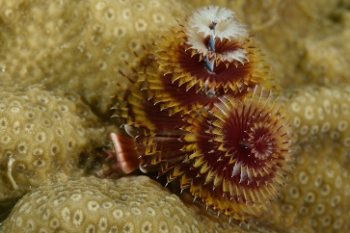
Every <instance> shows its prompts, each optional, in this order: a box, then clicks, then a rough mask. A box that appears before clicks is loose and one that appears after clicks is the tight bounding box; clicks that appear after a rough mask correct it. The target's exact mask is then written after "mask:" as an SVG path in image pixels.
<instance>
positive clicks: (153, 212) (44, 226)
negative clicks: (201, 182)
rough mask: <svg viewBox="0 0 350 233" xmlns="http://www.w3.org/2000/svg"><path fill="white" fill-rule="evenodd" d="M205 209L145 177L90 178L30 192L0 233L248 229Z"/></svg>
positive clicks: (240, 231) (238, 232) (234, 232)
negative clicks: (183, 201)
mask: <svg viewBox="0 0 350 233" xmlns="http://www.w3.org/2000/svg"><path fill="white" fill-rule="evenodd" d="M34 210H35V211H34ZM201 210H202V209H200V208H199V209H198V208H192V207H191V206H187V205H185V204H184V203H182V201H181V200H180V199H179V197H177V196H176V195H175V194H171V193H170V192H169V191H168V190H166V189H165V188H163V187H161V186H160V185H159V184H158V183H156V182H155V181H152V180H150V179H149V178H147V177H144V176H138V177H125V178H120V179H118V180H115V181H111V180H107V179H103V180H101V179H98V178H94V177H90V178H81V179H79V180H73V181H69V182H67V183H65V184H59V185H51V186H42V187H40V188H38V189H37V190H36V191H33V192H32V193H30V194H27V195H26V196H24V197H23V198H22V199H21V200H20V201H19V202H18V203H17V205H16V207H15V208H14V210H13V211H12V213H11V215H10V216H9V218H8V219H7V220H6V221H5V222H4V223H3V227H2V229H1V228H0V231H1V230H2V232H3V233H7V232H17V231H20V230H23V229H26V230H28V231H33V232H46V233H49V232H60V231H64V232H125V233H132V232H142V233H149V232H163V233H167V232H177V233H179V232H203V233H205V232H208V233H209V232H227V233H228V232H230V233H244V232H247V231H245V230H243V229H240V228H239V227H238V226H237V225H235V224H229V223H228V222H227V219H220V218H217V217H213V216H211V215H210V214H208V213H206V212H205V210H204V212H202V213H201V212H200V211H201ZM208 220H210V221H208Z"/></svg>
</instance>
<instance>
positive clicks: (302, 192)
mask: <svg viewBox="0 0 350 233" xmlns="http://www.w3.org/2000/svg"><path fill="white" fill-rule="evenodd" d="M332 144H333V143H332V142H329V141H321V142H319V143H318V144H317V145H315V144H313V146H311V145H312V144H311V145H305V146H304V147H303V148H302V149H301V151H298V154H297V159H296V160H297V162H296V169H295V170H294V171H293V172H292V173H291V174H290V176H289V177H288V186H287V187H286V188H285V189H283V190H282V191H281V195H280V197H279V199H278V201H276V202H274V203H273V204H272V207H271V208H270V213H269V215H268V216H269V217H268V219H265V220H263V221H262V222H264V223H265V224H266V223H270V224H271V225H273V226H274V227H276V228H277V229H278V230H280V231H283V232H312V233H314V232H325V233H327V232H348V231H349V230H350V220H349V219H350V215H349V207H350V202H349V200H350V184H349V175H350V174H349V170H348V169H346V168H344V166H343V164H342V163H339V161H338V160H337V159H336V158H334V156H337V154H341V153H342V151H341V150H342V149H341V148H339V147H338V148H337V147H334V145H332Z"/></svg>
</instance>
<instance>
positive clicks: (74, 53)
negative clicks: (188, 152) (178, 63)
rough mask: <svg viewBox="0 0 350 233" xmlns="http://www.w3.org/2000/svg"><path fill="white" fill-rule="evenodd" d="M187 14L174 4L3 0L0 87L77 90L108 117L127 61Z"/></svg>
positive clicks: (132, 61) (154, 0) (126, 0)
mask: <svg viewBox="0 0 350 233" xmlns="http://www.w3.org/2000/svg"><path fill="white" fill-rule="evenodd" d="M185 12H186V7H185V6H184V5H182V4H179V3H178V2H177V1H175V0H171V1H162V2H161V1H157V0H151V1H148V0H145V1H137V0H119V1H117V0H116V1H103V0H89V1H72V2H71V1H69V2H67V1H44V0H35V1H29V0H16V1H6V0H2V1H0V31H1V35H0V41H1V45H2V46H1V50H0V51H1V52H0V71H1V72H0V76H1V81H0V83H1V85H7V86H12V85H13V84H14V83H16V84H17V85H18V86H20V87H24V86H27V85H29V84H33V83H42V84H44V85H46V87H47V88H48V89H54V88H56V87H58V86H64V87H66V88H69V89H74V90H75V91H76V92H78V93H79V94H80V95H81V96H82V97H83V99H84V101H85V102H86V103H88V104H89V105H90V107H91V108H92V109H93V110H94V112H95V113H99V114H100V115H101V116H106V114H107V115H108V114H110V112H109V107H110V106H111V105H112V100H111V98H110V97H111V96H113V95H114V94H115V93H116V86H115V83H116V80H118V74H119V73H118V72H119V70H120V69H121V70H123V67H124V66H125V63H124V62H125V61H126V62H128V63H130V64H134V65H136V64H137V62H138V60H137V59H135V57H134V55H133V52H134V51H136V52H137V53H139V54H142V53H143V49H142V44H145V43H147V40H145V38H148V37H149V35H150V34H152V33H158V32H159V30H161V29H164V28H167V27H168V26H169V25H171V24H173V23H174V22H175V18H174V17H175V16H176V17H179V16H182V15H183V14H185ZM125 72H127V71H125Z"/></svg>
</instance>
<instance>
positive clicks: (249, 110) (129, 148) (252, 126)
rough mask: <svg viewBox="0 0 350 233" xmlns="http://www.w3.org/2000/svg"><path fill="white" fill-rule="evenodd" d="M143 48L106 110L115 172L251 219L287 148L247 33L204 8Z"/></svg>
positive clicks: (283, 165) (279, 172) (280, 178)
mask: <svg viewBox="0 0 350 233" xmlns="http://www.w3.org/2000/svg"><path fill="white" fill-rule="evenodd" d="M152 46H153V47H151V48H147V53H146V54H147V56H146V57H145V58H140V61H141V64H142V65H144V68H143V71H142V72H134V75H133V76H126V75H125V79H126V81H127V82H128V83H129V85H128V86H127V87H126V88H125V89H124V91H123V93H122V94H121V95H119V96H118V97H117V98H118V101H117V103H116V104H115V106H114V107H113V109H114V110H115V113H114V117H118V118H120V119H122V120H123V121H124V122H123V124H122V125H123V127H124V129H125V135H118V134H114V133H112V134H111V139H112V141H113V143H114V146H115V155H116V156H117V159H118V165H117V166H118V168H119V169H121V170H122V171H124V172H125V173H129V172H131V171H133V170H135V169H137V168H138V167H140V169H141V170H142V171H147V168H149V167H150V166H154V165H158V166H157V167H158V171H159V175H163V174H167V177H168V182H171V181H173V180H174V179H178V180H179V182H180V186H181V189H182V190H185V189H188V190H189V192H190V193H191V194H192V195H193V197H194V198H199V199H200V200H201V201H202V202H203V203H204V204H206V205H207V206H209V207H211V208H213V209H214V210H216V211H217V212H218V213H223V214H225V215H227V216H228V217H230V218H233V219H236V220H239V221H246V220H249V219H252V218H254V217H257V216H260V215H261V214H262V213H264V212H265V211H266V210H267V208H268V203H269V202H270V201H271V200H272V199H273V197H274V196H275V195H276V194H277V192H278V186H279V185H281V184H283V183H284V177H285V174H286V171H287V170H288V169H289V168H290V166H289V165H288V163H289V161H290V160H291V158H290V156H291V153H290V147H291V142H290V141H291V140H290V135H289V132H290V129H289V126H288V123H286V122H285V118H284V115H283V113H282V109H281V107H280V105H279V103H278V101H277V100H276V98H274V97H273V91H274V86H275V85H274V83H273V80H272V79H271V78H270V76H269V72H268V67H267V66H266V65H265V62H264V60H263V58H262V57H263V56H262V55H261V54H260V52H259V49H257V48H256V47H255V46H254V45H253V43H252V42H251V40H250V37H249V35H248V33H247V30H246V29H245V27H244V26H243V25H242V24H241V23H240V22H239V21H238V20H237V19H236V17H235V15H234V13H233V12H232V11H230V10H228V9H225V8H220V7H217V6H209V7H204V8H201V9H199V10H198V11H197V12H195V13H194V14H193V15H192V16H191V17H189V18H186V19H185V20H184V21H183V22H180V23H179V24H178V25H177V26H175V27H174V28H172V29H171V30H170V31H167V32H164V33H163V35H162V36H161V37H159V38H157V39H155V42H154V43H153V45H152ZM145 48H146V46H145ZM133 70H136V69H133Z"/></svg>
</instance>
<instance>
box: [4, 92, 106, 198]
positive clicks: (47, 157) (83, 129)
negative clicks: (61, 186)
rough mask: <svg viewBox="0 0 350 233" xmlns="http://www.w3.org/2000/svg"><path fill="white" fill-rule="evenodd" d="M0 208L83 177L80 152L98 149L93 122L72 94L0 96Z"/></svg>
mask: <svg viewBox="0 0 350 233" xmlns="http://www.w3.org/2000/svg"><path fill="white" fill-rule="evenodd" d="M0 99H1V102H0V129H1V136H0V164H1V165H0V186H1V189H0V202H1V203H3V202H6V201H7V200H8V199H13V198H18V197H20V196H22V195H23V194H25V193H26V191H28V190H29V189H31V188H35V187H38V186H41V185H43V184H51V183H57V182H64V181H67V180H68V179H69V178H70V177H80V176H82V175H84V173H85V168H86V167H85V165H88V162H89V161H92V158H89V159H88V160H84V154H81V155H80V153H81V152H83V151H86V150H87V149H91V148H92V147H93V146H94V145H96V144H100V143H102V141H100V140H101V138H102V137H103V134H104V133H105V129H104V127H102V125H101V123H100V121H99V120H98V118H97V117H96V116H95V115H94V114H93V113H92V112H91V110H90V108H89V107H88V106H87V105H85V104H84V103H82V101H81V98H80V97H79V96H78V95H77V94H74V93H69V92H67V93H66V92H64V91H57V92H56V93H52V92H48V91H43V90H42V89H41V88H39V87H31V88H29V89H27V90H25V91H17V92H14V91H13V92H7V91H4V90H2V91H1V93H0Z"/></svg>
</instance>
